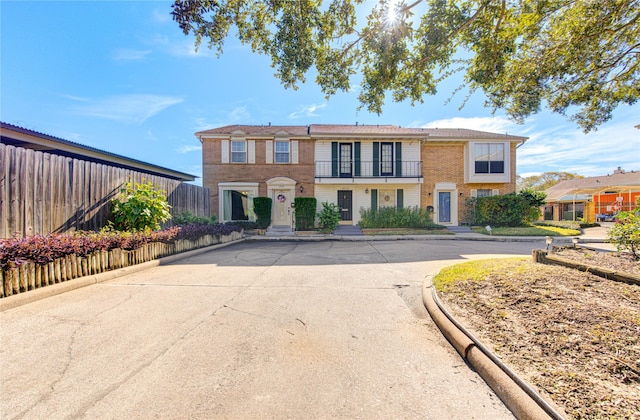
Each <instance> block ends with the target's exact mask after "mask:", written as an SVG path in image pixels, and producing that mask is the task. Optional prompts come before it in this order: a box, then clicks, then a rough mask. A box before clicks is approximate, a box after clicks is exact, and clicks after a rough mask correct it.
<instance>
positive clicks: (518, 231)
mask: <svg viewBox="0 0 640 420" xmlns="http://www.w3.org/2000/svg"><path fill="white" fill-rule="evenodd" d="M471 229H472V230H473V231H474V232H476V233H482V234H485V235H489V232H488V231H487V230H486V229H485V228H484V227H480V226H474V227H472V228H471ZM581 233H582V232H580V231H579V230H577V229H569V228H561V227H557V226H518V227H492V228H491V235H495V236H578V235H580V234H581Z"/></svg>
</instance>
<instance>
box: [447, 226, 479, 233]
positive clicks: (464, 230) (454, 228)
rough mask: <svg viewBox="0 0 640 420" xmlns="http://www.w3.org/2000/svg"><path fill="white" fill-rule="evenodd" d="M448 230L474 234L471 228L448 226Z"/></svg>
mask: <svg viewBox="0 0 640 420" xmlns="http://www.w3.org/2000/svg"><path fill="white" fill-rule="evenodd" d="M447 230H448V231H450V232H453V233H472V232H473V231H472V230H471V228H470V227H469V226H447Z"/></svg>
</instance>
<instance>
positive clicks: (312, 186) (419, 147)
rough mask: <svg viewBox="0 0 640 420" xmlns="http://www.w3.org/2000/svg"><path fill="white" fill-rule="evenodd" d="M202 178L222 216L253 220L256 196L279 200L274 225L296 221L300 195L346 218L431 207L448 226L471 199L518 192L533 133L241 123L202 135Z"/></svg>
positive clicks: (275, 203)
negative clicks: (518, 162)
mask: <svg viewBox="0 0 640 420" xmlns="http://www.w3.org/2000/svg"><path fill="white" fill-rule="evenodd" d="M196 136H197V137H198V138H199V139H200V141H201V142H202V153H203V185H204V186H205V187H208V188H209V189H210V191H211V209H212V211H213V212H215V213H216V214H217V215H218V218H219V220H221V221H229V220H251V219H253V217H254V215H253V213H252V200H253V197H256V196H268V197H271V198H272V200H273V214H272V219H273V222H272V224H273V225H274V226H292V225H293V217H294V216H293V214H294V212H293V209H292V206H291V203H292V202H293V200H294V198H295V197H299V196H304V197H316V198H317V200H318V206H319V208H320V206H321V203H322V202H324V201H328V202H333V203H336V204H338V205H339V207H340V209H341V216H342V222H343V223H348V224H357V223H358V221H359V220H360V211H361V210H363V209H368V208H378V207H383V206H391V207H410V206H419V207H422V208H425V207H428V206H432V207H433V210H434V220H435V221H436V222H437V223H440V224H444V225H458V224H459V223H460V222H462V221H463V214H464V205H463V204H464V202H465V201H466V199H467V198H469V197H471V196H481V195H493V194H504V193H507V192H513V191H515V177H516V175H515V149H516V147H517V145H519V144H522V143H523V142H524V141H525V140H526V138H524V137H517V136H509V135H502V134H493V133H485V132H480V131H473V130H461V129H422V128H401V127H397V126H390V125H385V126H379V125H372V126H363V125H321V124H314V125H310V126H271V125H268V126H248V125H234V126H226V127H220V128H216V129H212V130H206V131H201V132H198V133H196Z"/></svg>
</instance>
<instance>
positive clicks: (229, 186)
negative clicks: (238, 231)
mask: <svg viewBox="0 0 640 420" xmlns="http://www.w3.org/2000/svg"><path fill="white" fill-rule="evenodd" d="M258 185H259V184H258V183H257V182H220V183H219V184H218V219H219V220H220V222H229V221H230V220H226V219H224V191H227V190H245V191H250V192H251V193H253V197H257V196H258ZM247 211H248V212H249V220H255V216H252V215H253V202H251V205H250V207H249V208H248V209H247Z"/></svg>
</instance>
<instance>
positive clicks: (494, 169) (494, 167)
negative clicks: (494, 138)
mask: <svg viewBox="0 0 640 420" xmlns="http://www.w3.org/2000/svg"><path fill="white" fill-rule="evenodd" d="M474 153H475V154H474V160H475V173H476V174H503V173H504V144H503V143H476V145H475V150H474Z"/></svg>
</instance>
